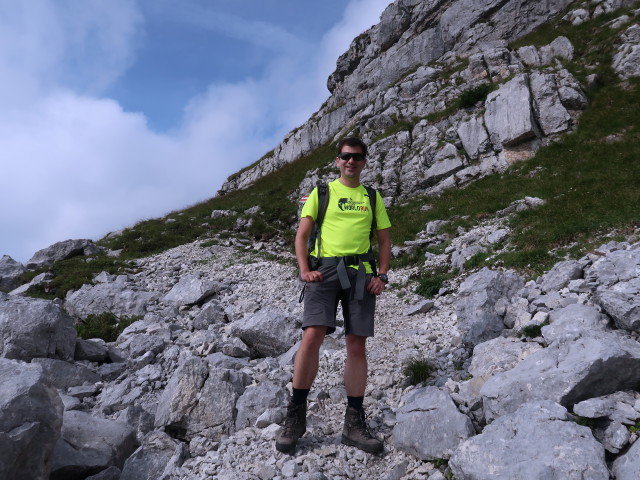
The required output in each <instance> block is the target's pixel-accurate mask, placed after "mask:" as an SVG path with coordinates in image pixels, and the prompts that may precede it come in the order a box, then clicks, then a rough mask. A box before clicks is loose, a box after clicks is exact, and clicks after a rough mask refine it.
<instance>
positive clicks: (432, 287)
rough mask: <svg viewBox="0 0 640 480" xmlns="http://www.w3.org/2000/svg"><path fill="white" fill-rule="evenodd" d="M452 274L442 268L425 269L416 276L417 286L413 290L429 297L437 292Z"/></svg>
mask: <svg viewBox="0 0 640 480" xmlns="http://www.w3.org/2000/svg"><path fill="white" fill-rule="evenodd" d="M452 276H453V274H451V273H448V272H447V271H446V270H444V269H439V270H429V271H426V272H425V273H423V274H422V275H421V276H420V278H418V286H417V287H416V289H415V292H416V293H417V294H418V295H422V296H423V297H426V298H431V297H433V296H434V295H436V294H437V293H438V291H439V290H440V289H441V288H442V285H444V282H446V281H447V280H449V279H450V278H451V277H452Z"/></svg>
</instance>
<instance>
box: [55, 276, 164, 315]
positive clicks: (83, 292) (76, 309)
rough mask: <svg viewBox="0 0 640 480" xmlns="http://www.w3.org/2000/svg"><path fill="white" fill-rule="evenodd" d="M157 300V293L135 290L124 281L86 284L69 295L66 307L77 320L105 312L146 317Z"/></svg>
mask: <svg viewBox="0 0 640 480" xmlns="http://www.w3.org/2000/svg"><path fill="white" fill-rule="evenodd" d="M157 298H158V294H157V293H154V292H148V291H145V290H142V289H139V288H135V289H134V288H132V287H129V286H128V285H127V284H126V283H125V282H122V281H113V282H109V283H98V284H97V285H88V284H85V285H83V286H82V287H81V288H80V289H79V290H77V291H75V292H70V293H68V294H67V298H66V300H65V304H64V305H65V308H66V310H67V311H68V312H69V313H70V314H71V315H73V316H74V317H77V318H86V317H87V316H89V315H98V314H100V313H105V312H111V313H113V314H114V315H118V316H128V317H131V316H142V315H144V314H145V313H146V312H147V305H148V304H149V303H150V302H152V301H154V300H157Z"/></svg>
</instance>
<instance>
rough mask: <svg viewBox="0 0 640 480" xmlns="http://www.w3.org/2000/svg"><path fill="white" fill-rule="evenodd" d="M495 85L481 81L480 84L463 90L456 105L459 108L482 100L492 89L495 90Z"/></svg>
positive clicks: (469, 106) (467, 106)
mask: <svg viewBox="0 0 640 480" xmlns="http://www.w3.org/2000/svg"><path fill="white" fill-rule="evenodd" d="M495 88H496V87H495V86H494V85H493V84H490V83H483V84H482V85H478V86H477V87H473V88H469V89H468V90H465V91H464V92H462V94H461V95H460V98H459V99H458V105H459V106H460V108H471V107H473V106H474V105H475V104H476V103H478V102H481V101H482V102H483V101H484V100H485V99H486V98H487V95H489V93H490V92H491V91H493V90H495Z"/></svg>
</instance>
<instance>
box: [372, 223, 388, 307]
mask: <svg viewBox="0 0 640 480" xmlns="http://www.w3.org/2000/svg"><path fill="white" fill-rule="evenodd" d="M377 233H378V274H381V273H384V274H386V273H387V272H388V271H389V263H390V262H391V232H390V229H389V228H384V229H382V230H377ZM384 287H385V283H384V282H383V281H382V280H381V279H380V278H378V277H374V278H372V279H371V281H370V282H369V285H368V286H367V291H368V292H369V293H371V294H373V295H380V294H381V293H382V292H383V291H384Z"/></svg>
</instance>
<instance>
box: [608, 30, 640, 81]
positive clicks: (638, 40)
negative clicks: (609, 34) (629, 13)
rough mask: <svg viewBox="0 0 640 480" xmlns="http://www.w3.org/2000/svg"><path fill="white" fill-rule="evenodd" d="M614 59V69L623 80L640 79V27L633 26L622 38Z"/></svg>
mask: <svg viewBox="0 0 640 480" xmlns="http://www.w3.org/2000/svg"><path fill="white" fill-rule="evenodd" d="M621 40H622V44H621V45H620V47H618V51H617V53H616V54H615V55H614V57H613V69H614V70H615V71H616V73H617V74H618V75H619V76H620V77H622V78H626V79H628V78H631V77H640V25H638V24H634V25H631V26H630V27H629V28H627V30H626V31H625V32H624V33H623V34H622V36H621Z"/></svg>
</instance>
